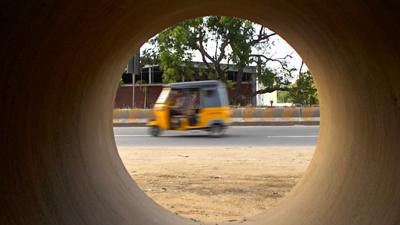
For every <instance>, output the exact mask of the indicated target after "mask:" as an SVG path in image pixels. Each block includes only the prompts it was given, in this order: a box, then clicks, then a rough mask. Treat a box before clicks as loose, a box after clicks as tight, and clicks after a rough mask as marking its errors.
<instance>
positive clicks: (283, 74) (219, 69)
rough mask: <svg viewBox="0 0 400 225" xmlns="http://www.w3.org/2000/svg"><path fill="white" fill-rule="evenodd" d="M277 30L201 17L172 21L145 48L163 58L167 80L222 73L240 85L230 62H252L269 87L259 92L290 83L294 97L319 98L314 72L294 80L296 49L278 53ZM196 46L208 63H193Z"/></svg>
mask: <svg viewBox="0 0 400 225" xmlns="http://www.w3.org/2000/svg"><path fill="white" fill-rule="evenodd" d="M274 35H276V34H275V33H273V32H271V31H269V30H268V29H266V28H264V27H262V26H259V25H256V24H255V23H253V22H250V21H248V20H243V19H238V18H234V17H224V16H208V17H203V18H196V19H192V20H187V21H184V22H181V23H179V24H177V25H175V26H173V27H170V28H168V29H166V30H164V31H163V32H161V33H160V34H158V35H157V36H156V37H155V38H153V39H152V40H151V41H150V42H151V46H152V47H151V48H150V49H147V50H146V51H144V52H143V53H142V55H143V57H142V59H141V63H142V64H151V65H154V64H159V65H160V66H161V69H162V71H163V73H164V80H163V82H165V83H170V82H178V81H191V80H207V79H220V80H222V81H224V82H226V83H227V86H228V88H230V89H232V88H233V87H239V88H240V83H241V79H240V76H238V79H237V80H236V81H227V80H226V76H227V70H228V68H229V64H230V65H231V66H232V65H233V66H234V67H235V68H236V69H238V71H241V72H242V73H243V69H244V68H245V67H246V66H249V65H256V66H257V78H258V81H259V82H260V83H261V84H262V86H263V87H264V89H263V90H260V91H258V92H257V93H254V94H255V95H256V94H261V93H267V92H273V91H276V90H280V91H282V90H289V89H290V91H289V93H288V94H287V95H288V96H286V97H287V98H288V99H289V100H290V101H293V102H294V103H297V104H315V103H317V102H318V96H317V93H316V89H315V87H314V84H313V83H312V77H311V74H310V73H309V72H306V73H302V74H301V76H300V78H299V80H298V81H296V83H295V84H294V85H292V84H291V81H292V80H293V76H292V73H293V72H294V71H296V69H295V68H292V67H290V66H289V61H290V59H291V55H286V56H285V57H281V58H277V57H275V56H274V55H273V54H272V53H271V48H272V47H273V46H274V45H275V43H274V42H273V41H272V40H271V39H270V38H271V37H272V36H274ZM211 48H212V49H213V51H210V49H211ZM196 51H197V52H199V53H200V54H201V56H202V59H203V63H204V64H202V66H196V65H195V64H193V57H194V53H195V52H196ZM254 51H256V52H257V54H254V53H253V52H254ZM223 62H225V64H224V63H223ZM226 62H228V65H226ZM234 82H236V84H234ZM286 97H285V98H286Z"/></svg>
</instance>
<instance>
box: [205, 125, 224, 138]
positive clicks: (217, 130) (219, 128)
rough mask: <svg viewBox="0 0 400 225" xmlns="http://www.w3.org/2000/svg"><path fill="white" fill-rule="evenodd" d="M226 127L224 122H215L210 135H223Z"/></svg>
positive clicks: (210, 129)
mask: <svg viewBox="0 0 400 225" xmlns="http://www.w3.org/2000/svg"><path fill="white" fill-rule="evenodd" d="M225 130H226V127H225V126H224V125H222V124H213V125H211V127H210V128H209V130H208V131H209V132H210V135H211V136H212V137H222V136H224V134H225Z"/></svg>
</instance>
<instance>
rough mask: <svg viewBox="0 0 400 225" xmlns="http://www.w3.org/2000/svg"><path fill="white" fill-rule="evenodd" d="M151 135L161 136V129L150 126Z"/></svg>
mask: <svg viewBox="0 0 400 225" xmlns="http://www.w3.org/2000/svg"><path fill="white" fill-rule="evenodd" d="M149 134H150V135H151V136H153V137H158V136H160V134H161V128H160V127H158V126H150V127H149Z"/></svg>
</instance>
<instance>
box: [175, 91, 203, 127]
mask: <svg viewBox="0 0 400 225" xmlns="http://www.w3.org/2000/svg"><path fill="white" fill-rule="evenodd" d="M173 101H174V102H171V110H170V112H171V125H172V126H173V127H175V128H176V127H179V125H180V124H179V120H180V118H184V117H186V118H188V120H189V125H190V126H195V125H196V124H197V114H198V113H199V109H200V98H199V91H198V90H194V91H192V90H190V91H189V90H187V91H182V90H177V91H176V92H175V95H174V97H173Z"/></svg>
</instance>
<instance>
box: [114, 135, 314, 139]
mask: <svg viewBox="0 0 400 225" xmlns="http://www.w3.org/2000/svg"><path fill="white" fill-rule="evenodd" d="M114 136H115V137H150V135H147V134H116V135H114ZM317 137H318V136H317V135H306V136H267V138H317Z"/></svg>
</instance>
